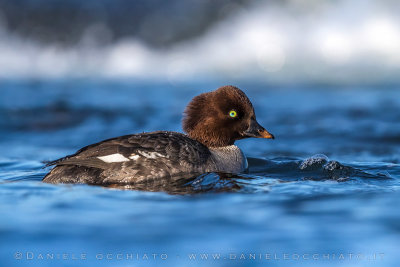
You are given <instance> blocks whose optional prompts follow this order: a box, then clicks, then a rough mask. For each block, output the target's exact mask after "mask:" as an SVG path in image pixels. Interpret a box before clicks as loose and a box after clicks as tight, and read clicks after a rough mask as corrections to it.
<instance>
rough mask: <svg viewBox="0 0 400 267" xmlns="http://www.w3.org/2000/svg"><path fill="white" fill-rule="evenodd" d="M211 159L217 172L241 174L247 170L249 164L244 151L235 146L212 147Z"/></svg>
mask: <svg viewBox="0 0 400 267" xmlns="http://www.w3.org/2000/svg"><path fill="white" fill-rule="evenodd" d="M209 149H210V151H211V154H212V156H211V158H212V160H213V162H214V163H215V165H216V169H217V170H216V171H221V172H228V173H239V172H243V171H245V170H247V168H248V163H247V159H246V156H245V155H244V154H243V152H242V150H240V148H239V147H237V146H235V145H230V146H223V147H210V148H209Z"/></svg>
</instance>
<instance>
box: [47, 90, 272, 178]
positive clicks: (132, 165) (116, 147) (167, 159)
mask: <svg viewBox="0 0 400 267" xmlns="http://www.w3.org/2000/svg"><path fill="white" fill-rule="evenodd" d="M182 124H183V130H184V131H185V132H186V133H187V134H186V135H185V134H182V133H177V132H167V131H158V132H151V133H141V134H133V135H126V136H120V137H116V138H112V139H108V140H104V141H102V142H99V143H96V144H92V145H89V146H86V147H84V148H82V149H80V150H79V151H77V152H76V153H75V154H73V155H69V156H66V157H64V158H61V159H58V160H55V161H52V162H49V163H48V164H47V165H46V166H52V165H55V167H54V168H53V169H52V170H51V171H50V172H49V173H48V174H47V175H46V176H45V177H44V178H43V182H46V183H86V184H98V185H110V184H133V183H140V182H145V181H149V180H152V179H160V178H164V177H173V176H178V175H185V174H187V175H189V174H200V173H206V172H226V173H239V172H243V171H245V170H246V169H247V159H246V157H245V155H244V154H243V152H242V151H241V150H240V148H238V147H237V146H235V145H234V143H235V141H236V140H239V139H243V138H248V137H257V138H272V139H273V138H274V136H273V135H272V134H270V133H269V132H268V131H267V130H265V129H264V128H263V127H262V126H261V125H260V124H258V122H257V121H256V115H255V113H254V108H253V105H252V104H251V102H250V100H249V99H248V98H247V96H246V94H245V93H244V92H243V91H241V90H240V89H239V88H237V87H234V86H223V87H220V88H218V89H217V90H215V91H212V92H208V93H203V94H200V95H198V96H196V97H194V98H193V99H192V101H191V102H190V103H189V105H188V106H187V107H186V109H185V112H184V118H183V121H182Z"/></svg>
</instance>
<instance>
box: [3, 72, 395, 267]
mask: <svg viewBox="0 0 400 267" xmlns="http://www.w3.org/2000/svg"><path fill="white" fill-rule="evenodd" d="M219 85H221V84H217V83H209V84H208V83H193V84H185V85H170V84H163V83H158V84H155V83H153V84H150V83H139V82H130V81H126V82H111V81H87V80H74V81H64V80H60V81H50V82H49V81H47V82H42V81H35V82H15V81H10V82H2V83H1V84H0V86H1V87H0V95H1V97H0V179H1V180H0V198H1V200H0V202H1V205H0V212H1V220H0V234H1V243H0V251H1V252H0V254H1V258H2V264H4V266H26V265H28V264H29V265H33V266H36V265H37V266H39V265H40V266H72V265H82V266H83V265H94V264H98V265H101V266H146V265H149V266H150V265H157V266H190V265H195V264H196V265H201V266H236V265H237V266H262V265H265V264H269V265H271V266H293V265H315V266H396V264H398V261H399V259H400V258H399V256H398V246H399V240H400V223H399V222H400V215H399V212H398V208H397V207H398V206H399V205H400V183H399V177H400V166H399V160H400V158H399V145H400V138H399V136H400V126H399V124H398V122H399V120H400V101H399V99H400V91H399V90H398V88H396V87H369V88H367V87H365V88H356V87H348V88H332V87H329V88H328V87H324V86H313V87H311V86H292V87H285V88H276V87H274V86H266V85H258V84H244V83H243V84H238V86H240V87H241V88H242V89H244V90H245V91H246V93H247V94H248V96H249V97H250V99H252V101H253V104H254V106H255V110H256V114H257V120H258V121H259V122H260V124H262V125H263V126H265V127H266V129H268V130H269V131H270V132H271V133H273V134H274V135H275V136H276V137H277V138H276V140H273V141H270V140H260V139H253V140H251V139H249V140H242V141H239V142H237V145H239V146H240V147H241V148H242V149H243V151H244V152H245V154H246V155H247V156H248V157H249V165H250V171H249V173H247V174H217V173H210V174H203V175H200V176H198V177H190V179H189V177H187V179H186V180H179V181H178V182H176V181H173V182H174V183H175V182H176V183H175V184H173V182H171V184H173V185H174V186H169V185H168V183H167V185H165V186H161V187H160V186H156V187H154V185H151V186H149V187H147V188H146V187H144V188H139V189H142V190H138V188H136V190H121V189H117V188H103V187H97V186H87V185H49V184H44V183H41V179H42V178H43V176H44V175H45V174H46V172H47V171H48V169H43V168H42V167H43V164H42V162H43V161H46V160H52V159H56V158H58V157H62V156H64V155H66V154H71V153H73V152H75V151H76V150H77V149H79V148H80V147H82V146H84V145H87V144H90V143H94V142H97V141H100V140H103V139H106V138H110V137H114V136H119V135H124V134H130V133H136V132H142V131H153V130H172V131H181V126H180V120H181V113H182V111H183V109H184V107H185V105H186V104H187V103H188V101H190V99H191V98H192V97H193V96H195V95H196V94H198V93H201V92H204V91H208V90H212V89H214V88H216V87H217V86H219ZM164 184H165V183H164ZM143 190H147V191H143ZM150 191H155V192H150ZM19 253H22V254H19ZM47 254H49V255H47ZM81 254H83V255H85V256H84V257H83V256H82V255H81ZM153 254H157V255H153ZM350 254H351V255H350ZM218 255H219V256H218ZM267 255H269V256H267ZM285 255H286V256H285ZM52 257H53V258H52ZM194 257H196V258H194ZM287 257H288V258H289V259H286V258H287ZM298 257H299V258H298ZM19 258H21V259H19ZM165 258H166V259H165ZM206 258H207V259H206Z"/></svg>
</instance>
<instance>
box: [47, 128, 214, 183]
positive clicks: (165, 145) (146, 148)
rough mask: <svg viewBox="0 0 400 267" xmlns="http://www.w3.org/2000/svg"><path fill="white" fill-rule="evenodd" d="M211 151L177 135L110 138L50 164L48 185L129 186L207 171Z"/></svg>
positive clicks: (162, 133)
mask: <svg viewBox="0 0 400 267" xmlns="http://www.w3.org/2000/svg"><path fill="white" fill-rule="evenodd" d="M210 156H211V152H210V150H209V149H208V148H207V147H206V146H204V145H203V144H201V143H200V142H197V141H195V140H193V139H191V138H189V137H188V136H186V135H184V134H181V133H176V132H152V133H143V134H135V135H126V136H121V137H117V138H113V139H108V140H105V141H102V142H99V143H96V144H93V145H89V146H87V147H84V148H82V149H80V150H79V151H78V152H76V153H75V154H73V155H70V156H67V157H64V158H61V159H59V160H56V161H53V162H50V163H49V164H48V166H53V165H55V166H56V167H55V168H53V169H52V170H51V171H50V172H49V173H48V174H47V175H46V176H45V177H44V179H43V181H44V182H47V183H87V184H115V183H117V184H121V183H122V184H124V183H126V184H129V183H137V182H144V181H148V180H151V179H158V178H163V177H172V176H175V175H179V174H187V173H202V172H204V171H206V170H207V168H208V167H207V162H208V161H209V159H210Z"/></svg>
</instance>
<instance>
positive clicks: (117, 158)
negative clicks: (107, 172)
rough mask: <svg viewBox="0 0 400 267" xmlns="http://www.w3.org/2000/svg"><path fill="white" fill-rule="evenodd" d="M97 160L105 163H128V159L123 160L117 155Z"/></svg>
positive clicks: (122, 157)
mask: <svg viewBox="0 0 400 267" xmlns="http://www.w3.org/2000/svg"><path fill="white" fill-rule="evenodd" d="M97 158H98V159H100V160H102V161H104V162H107V163H113V162H124V161H129V159H127V158H125V157H124V156H123V155H121V154H118V153H115V154H111V155H107V156H103V157H97Z"/></svg>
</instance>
